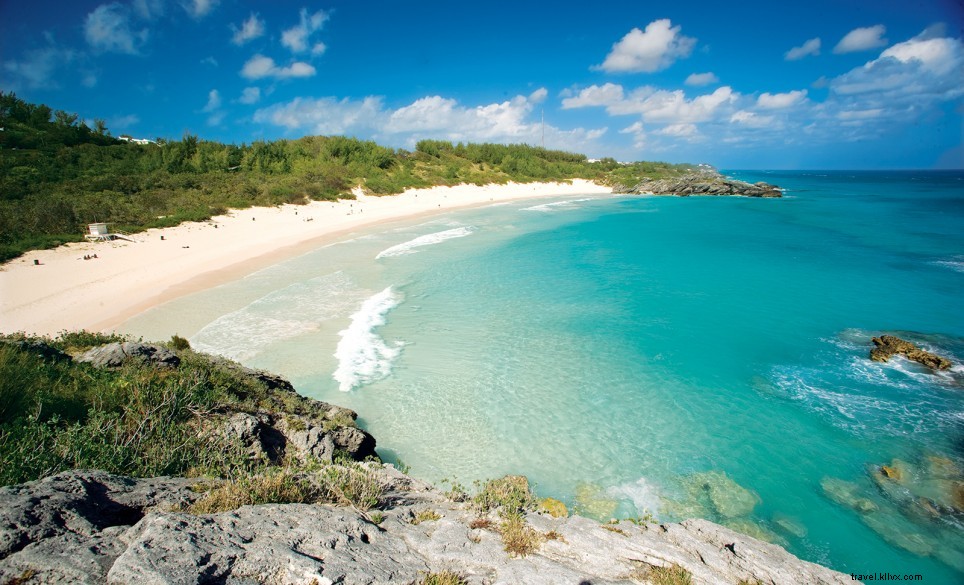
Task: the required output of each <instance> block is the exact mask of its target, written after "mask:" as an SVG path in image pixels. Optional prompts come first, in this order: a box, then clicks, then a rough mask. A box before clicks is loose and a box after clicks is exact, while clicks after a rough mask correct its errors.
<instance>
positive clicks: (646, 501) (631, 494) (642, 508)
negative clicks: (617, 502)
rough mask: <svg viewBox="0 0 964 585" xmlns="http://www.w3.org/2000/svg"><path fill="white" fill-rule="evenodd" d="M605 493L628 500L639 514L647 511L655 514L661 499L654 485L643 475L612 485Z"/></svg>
mask: <svg viewBox="0 0 964 585" xmlns="http://www.w3.org/2000/svg"><path fill="white" fill-rule="evenodd" d="M606 493H607V494H609V495H610V496H612V497H614V498H618V499H626V500H630V501H631V502H632V503H633V505H634V506H636V513H637V514H641V515H642V514H645V513H647V512H649V513H651V514H653V515H656V514H657V513H658V512H659V505H660V501H661V499H662V498H661V497H660V495H659V490H658V489H657V488H656V486H654V485H653V484H651V483H649V481H647V480H646V478H645V477H641V478H639V479H637V480H636V481H635V482H632V483H624V484H622V485H617V486H613V487H611V488H609V489H607V490H606Z"/></svg>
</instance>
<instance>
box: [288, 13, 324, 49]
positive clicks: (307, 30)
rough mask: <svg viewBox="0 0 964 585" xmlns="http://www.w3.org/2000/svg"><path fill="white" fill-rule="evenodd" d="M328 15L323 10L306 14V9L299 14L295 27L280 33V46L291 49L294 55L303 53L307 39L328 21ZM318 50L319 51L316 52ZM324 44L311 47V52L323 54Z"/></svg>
mask: <svg viewBox="0 0 964 585" xmlns="http://www.w3.org/2000/svg"><path fill="white" fill-rule="evenodd" d="M328 18H329V15H328V13H327V12H325V11H324V10H319V11H318V12H315V13H314V14H310V15H309V14H308V10H307V9H306V8H302V9H301V12H300V21H299V22H298V24H296V25H295V26H293V27H291V28H289V29H288V30H286V31H284V32H283V33H281V44H282V45H284V46H286V47H288V48H289V49H291V51H292V52H294V53H303V52H305V51H307V50H308V45H309V39H310V37H311V35H312V34H314V33H315V32H317V31H319V30H321V27H323V26H324V25H325V22H327V21H328ZM319 48H320V51H317V50H318V49H319ZM324 50H325V45H324V43H317V44H315V45H314V46H313V47H312V52H314V53H317V52H324Z"/></svg>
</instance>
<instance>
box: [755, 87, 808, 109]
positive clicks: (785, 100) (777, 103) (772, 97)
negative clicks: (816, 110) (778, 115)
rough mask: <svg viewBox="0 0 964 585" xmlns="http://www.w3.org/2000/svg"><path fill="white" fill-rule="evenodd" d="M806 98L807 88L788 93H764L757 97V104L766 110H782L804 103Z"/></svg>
mask: <svg viewBox="0 0 964 585" xmlns="http://www.w3.org/2000/svg"><path fill="white" fill-rule="evenodd" d="M806 99H807V90H805V89H800V90H794V91H788V92H787V93H763V94H760V97H759V98H757V100H756V105H757V107H760V108H763V109H764V110H782V109H784V108H789V107H791V106H795V105H797V104H800V103H803V102H804V101H805V100H806Z"/></svg>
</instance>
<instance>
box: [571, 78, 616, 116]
mask: <svg viewBox="0 0 964 585" xmlns="http://www.w3.org/2000/svg"><path fill="white" fill-rule="evenodd" d="M622 100H623V86H621V85H617V84H615V83H606V84H603V85H590V86H589V87H586V88H583V89H582V90H580V91H579V93H578V94H577V95H576V96H575V97H567V98H565V99H563V100H562V109H564V110H567V109H572V108H585V107H592V106H610V105H612V104H615V103H618V102H621V101H622Z"/></svg>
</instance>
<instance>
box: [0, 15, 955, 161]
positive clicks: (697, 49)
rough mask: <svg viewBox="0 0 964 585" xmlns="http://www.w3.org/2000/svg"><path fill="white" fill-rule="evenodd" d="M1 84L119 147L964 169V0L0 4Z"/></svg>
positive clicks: (6, 88) (0, 85) (1, 87)
mask: <svg viewBox="0 0 964 585" xmlns="http://www.w3.org/2000/svg"><path fill="white" fill-rule="evenodd" d="M0 22H2V23H3V24H2V25H0V26H2V29H0V33H2V34H0V89H2V90H3V91H7V92H9V91H14V92H16V93H17V95H18V96H20V97H21V98H23V99H26V100H28V101H33V102H41V103H46V104H48V105H50V106H51V107H53V108H54V109H62V110H66V111H68V112H76V113H78V114H80V116H81V118H84V119H87V120H91V121H92V120H93V119H95V118H102V119H105V120H106V121H107V122H108V127H109V129H110V130H111V132H112V133H113V134H114V135H120V134H129V135H132V136H134V137H146V138H153V137H158V136H160V137H166V138H179V137H181V136H182V135H183V134H184V133H186V132H189V133H192V134H197V135H198V136H200V137H202V138H208V139H215V140H221V141H225V142H235V143H241V142H248V143H250V142H251V141H253V140H258V139H269V140H270V139H276V138H297V137H300V136H304V135H309V134H346V135H351V136H357V137H359V138H365V139H374V140H376V141H378V142H379V143H382V144H386V145H390V146H395V147H403V148H412V147H413V146H414V143H415V142H416V141H417V140H419V139H422V138H439V139H448V140H453V141H493V142H525V143H529V144H536V145H538V144H541V143H542V134H543V130H542V128H543V125H542V116H543V115H544V116H545V145H546V147H548V148H559V149H564V150H570V151H575V152H582V153H585V154H587V155H589V156H591V157H602V156H613V157H615V158H618V159H620V160H665V161H670V162H708V163H710V164H714V165H716V166H718V167H721V168H730V169H735V168H784V169H797V168H828V169H829V168H870V169H874V168H962V167H964V147H962V135H964V40H962V37H964V32H962V26H964V8H962V4H961V2H958V1H957V0H920V1H912V0H874V1H863V0H853V1H848V0H836V1H826V0H810V1H808V2H772V1H766V2H763V1H752V0H751V1H744V2H719V1H705V2H704V1H692V0H691V1H687V2H679V1H676V2H664V1H645V0H636V1H632V2H607V1H603V2H597V3H591V2H590V3H587V2H578V3H577V2H566V1H556V2H552V3H546V2H528V1H526V0H515V1H504V0H490V1H487V2H485V3H478V4H476V3H462V2H451V1H430V0H426V1H420V2H400V1H394V0H380V1H379V0H376V1H371V2H364V1H351V2H347V1H330V2H309V1H301V2H290V1H286V0H279V1H275V2H243V1H240V0H116V1H114V2H104V1H103V0H100V1H92V2H86V1H82V0H77V1H72V2H63V1H52V0H27V1H23V0H0Z"/></svg>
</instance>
